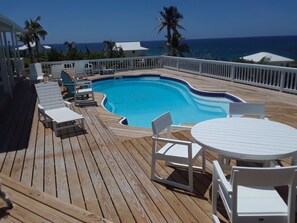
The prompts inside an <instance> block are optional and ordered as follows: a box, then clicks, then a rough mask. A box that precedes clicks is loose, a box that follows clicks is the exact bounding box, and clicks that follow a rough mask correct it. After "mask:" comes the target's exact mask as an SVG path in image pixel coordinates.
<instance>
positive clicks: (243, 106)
mask: <svg viewBox="0 0 297 223" xmlns="http://www.w3.org/2000/svg"><path fill="white" fill-rule="evenodd" d="M234 115H251V116H259V117H260V118H262V119H263V118H265V104H263V103H242V102H234V103H230V104H229V117H232V116H234Z"/></svg>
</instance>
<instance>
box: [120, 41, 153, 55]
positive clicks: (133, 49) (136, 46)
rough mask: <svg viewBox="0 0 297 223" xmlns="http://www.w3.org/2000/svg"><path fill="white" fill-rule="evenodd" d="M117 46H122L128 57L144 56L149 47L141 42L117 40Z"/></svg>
mask: <svg viewBox="0 0 297 223" xmlns="http://www.w3.org/2000/svg"><path fill="white" fill-rule="evenodd" d="M116 47H121V48H122V49H123V51H124V54H125V56H126V57H137V56H144V54H145V51H147V50H149V49H148V48H145V47H142V46H141V45H140V42H117V43H116Z"/></svg>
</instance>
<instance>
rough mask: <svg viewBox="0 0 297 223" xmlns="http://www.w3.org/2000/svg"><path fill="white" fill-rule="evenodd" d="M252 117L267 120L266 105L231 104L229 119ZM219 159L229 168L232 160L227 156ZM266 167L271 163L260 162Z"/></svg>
mask: <svg viewBox="0 0 297 223" xmlns="http://www.w3.org/2000/svg"><path fill="white" fill-rule="evenodd" d="M244 115H247V116H251V117H259V118H261V119H268V118H266V114H265V104H263V103H248V102H246V103H243V102H233V103H230V104H229V113H228V117H230V118H234V117H241V116H244ZM219 159H220V160H221V162H222V163H225V164H226V165H227V166H228V165H230V158H227V157H225V156H219ZM260 162H261V163H263V164H264V165H265V166H269V165H270V161H263V162H262V161H260Z"/></svg>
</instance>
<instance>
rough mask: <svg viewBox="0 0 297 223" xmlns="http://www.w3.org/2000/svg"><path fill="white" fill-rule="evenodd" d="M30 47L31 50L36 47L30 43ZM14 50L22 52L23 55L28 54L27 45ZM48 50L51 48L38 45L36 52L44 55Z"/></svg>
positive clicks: (33, 43)
mask: <svg viewBox="0 0 297 223" xmlns="http://www.w3.org/2000/svg"><path fill="white" fill-rule="evenodd" d="M30 46H31V48H32V49H34V48H35V47H36V43H35V42H30ZM16 49H18V50H19V51H20V52H22V53H23V55H27V54H28V46H27V45H23V46H20V47H17V48H16ZM50 49H51V47H50V46H48V45H41V44H39V45H38V51H39V52H40V53H44V54H45V53H47V52H48V51H49V50H50Z"/></svg>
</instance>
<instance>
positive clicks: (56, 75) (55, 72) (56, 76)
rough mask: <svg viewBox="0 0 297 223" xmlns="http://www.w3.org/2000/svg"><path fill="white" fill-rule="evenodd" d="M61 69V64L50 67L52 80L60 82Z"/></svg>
mask: <svg viewBox="0 0 297 223" xmlns="http://www.w3.org/2000/svg"><path fill="white" fill-rule="evenodd" d="M62 69H63V65H62V64H55V65H52V66H51V75H52V78H53V80H61V73H62Z"/></svg>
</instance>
